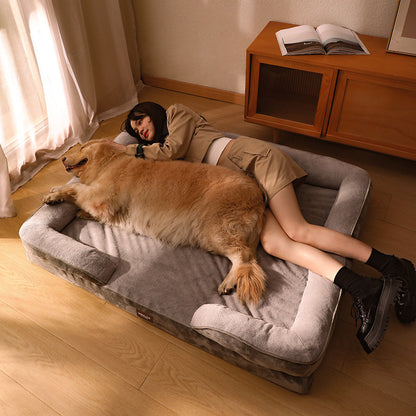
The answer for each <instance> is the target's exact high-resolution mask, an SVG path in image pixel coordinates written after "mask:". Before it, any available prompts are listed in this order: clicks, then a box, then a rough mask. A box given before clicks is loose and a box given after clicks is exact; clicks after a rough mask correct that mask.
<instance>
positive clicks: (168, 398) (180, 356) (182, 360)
mask: <svg viewBox="0 0 416 416" xmlns="http://www.w3.org/2000/svg"><path fill="white" fill-rule="evenodd" d="M274 388H275V389H279V388H278V387H276V386H274ZM142 391H143V392H145V393H147V394H148V395H149V396H150V397H152V398H154V399H155V400H157V401H158V402H160V403H162V404H164V405H165V406H166V407H168V408H170V409H173V410H174V411H175V412H177V413H178V414H180V415H182V416H185V415H195V414H198V415H227V416H232V415H238V416H241V415H264V416H266V415H276V416H277V415H285V416H290V415H298V414H299V413H297V412H295V411H293V410H291V409H290V408H289V407H287V406H285V405H284V404H283V403H281V402H280V401H279V400H278V399H272V398H271V397H267V396H265V395H263V394H261V392H260V391H257V390H256V391H253V389H252V388H251V386H250V385H247V384H245V383H243V382H240V381H239V380H238V379H236V378H233V377H231V376H229V375H228V374H224V373H222V372H221V371H219V370H218V369H214V368H211V367H210V366H208V365H207V364H206V363H204V362H203V361H201V360H198V359H196V358H195V357H193V356H189V354H188V353H187V352H186V351H183V350H181V349H179V348H177V347H176V346H173V345H170V346H169V348H168V349H167V350H166V351H165V353H164V354H163V356H162V357H161V359H160V361H159V362H158V363H157V365H156V366H155V368H154V369H153V371H152V372H151V374H150V375H149V377H148V378H147V380H146V382H145V383H144V385H143V387H142Z"/></svg>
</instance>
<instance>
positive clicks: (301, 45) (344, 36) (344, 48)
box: [276, 23, 370, 55]
mask: <svg viewBox="0 0 416 416" xmlns="http://www.w3.org/2000/svg"><path fill="white" fill-rule="evenodd" d="M276 38H277V41H278V42H279V46H280V50H281V52H282V55H369V54H370V52H368V50H367V48H366V47H365V46H364V44H363V43H362V42H361V40H360V38H359V37H358V36H357V34H356V33H355V32H354V31H352V30H350V29H347V28H345V27H341V26H335V25H331V24H328V23H327V24H324V25H320V26H318V27H317V28H316V30H315V29H314V28H313V27H312V26H309V25H302V26H295V27H291V28H289V29H282V30H279V31H278V32H276Z"/></svg>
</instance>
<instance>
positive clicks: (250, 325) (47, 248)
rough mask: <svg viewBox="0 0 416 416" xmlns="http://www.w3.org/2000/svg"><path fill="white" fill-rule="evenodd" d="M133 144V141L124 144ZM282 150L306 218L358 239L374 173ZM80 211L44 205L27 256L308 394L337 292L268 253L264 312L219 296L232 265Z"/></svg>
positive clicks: (30, 228) (124, 138)
mask: <svg viewBox="0 0 416 416" xmlns="http://www.w3.org/2000/svg"><path fill="white" fill-rule="evenodd" d="M229 136H230V137H233V135H231V134H229ZM131 140H134V139H132V138H131V137H130V136H129V135H128V134H127V133H122V134H120V135H119V136H118V137H117V139H116V141H118V142H120V143H123V144H128V143H129V142H131ZM279 147H281V148H282V150H284V151H285V152H287V153H288V154H290V155H291V156H292V158H293V159H295V161H296V162H297V163H298V164H299V165H300V166H301V167H302V168H303V169H304V170H305V171H306V172H307V173H308V176H307V178H306V180H305V181H304V182H302V183H301V184H299V185H298V186H297V187H296V193H297V196H298V199H299V204H300V207H301V209H302V212H303V214H304V216H305V217H306V219H307V220H308V221H310V222H312V223H315V224H320V225H325V226H326V227H329V228H333V229H336V230H338V231H341V232H344V233H347V234H354V235H357V233H358V229H359V222H360V218H361V215H362V212H363V208H364V205H365V203H366V201H367V198H368V195H369V190H370V179H369V176H368V174H367V173H366V172H365V171H364V170H362V169H360V168H358V167H355V166H352V165H350V164H346V163H343V162H340V161H338V160H335V159H333V158H328V157H324V156H319V155H314V154H311V153H308V152H305V151H300V150H295V149H291V148H289V147H285V146H279ZM76 213H77V209H76V208H75V207H74V206H73V205H71V204H68V203H63V204H60V205H57V206H47V205H44V206H42V207H41V208H40V209H39V210H38V211H37V212H36V213H35V214H34V215H33V216H32V217H31V218H29V219H28V220H27V221H26V222H25V223H24V224H23V225H22V227H21V230H20V236H21V239H22V241H23V244H24V246H25V248H26V252H27V255H28V258H29V259H30V260H31V261H33V262H34V263H36V264H39V265H41V266H42V267H44V268H46V269H47V270H49V271H51V272H52V273H55V274H57V275H58V276H61V277H63V278H65V279H67V280H69V281H71V282H73V283H75V284H77V285H79V286H81V287H83V288H85V289H87V290H89V291H91V292H93V293H95V294H96V295H97V296H100V297H102V298H104V299H106V300H108V301H109V302H111V303H113V304H115V305H116V306H119V307H121V308H123V309H125V310H127V311H129V312H131V313H133V314H135V315H137V316H139V317H141V318H143V319H145V320H147V321H149V322H150V323H152V324H154V325H156V326H158V327H159V328H162V329H164V330H165V331H167V332H169V333H171V334H173V335H175V336H177V337H179V338H181V339H183V340H185V341H187V342H190V343H192V344H194V345H197V346H199V347H201V348H203V349H204V350H206V351H209V352H211V353H213V354H215V355H217V356H220V357H222V358H223V359H225V360H227V361H230V362H232V363H234V364H236V365H239V366H241V367H243V368H245V369H247V370H249V371H251V372H253V373H255V374H258V375H260V376H262V377H265V378H267V379H269V380H270V381H272V382H275V383H277V384H280V385H282V386H284V387H286V388H288V389H291V390H293V391H296V392H299V393H306V392H307V391H308V390H309V387H310V384H311V381H312V375H313V373H314V371H315V370H316V368H317V367H318V366H319V363H320V362H321V360H322V358H323V355H324V352H325V349H326V347H327V344H328V341H329V339H330V335H331V332H332V329H333V326H334V319H335V315H336V311H337V306H338V303H339V299H340V290H339V289H338V288H337V287H336V286H335V285H333V284H332V283H331V282H329V281H328V280H326V279H324V278H322V277H321V276H318V275H315V274H313V273H311V272H309V271H308V270H306V269H304V268H302V267H299V266H296V265H294V264H291V263H288V262H284V261H282V260H280V259H276V258H274V257H272V256H269V255H267V254H266V253H265V252H264V251H263V250H262V248H261V246H259V248H258V260H259V263H260V265H261V266H262V267H263V269H264V270H265V272H266V274H267V291H266V294H265V296H264V298H263V299H262V301H261V302H260V303H259V304H258V305H257V306H253V305H249V306H246V305H242V304H241V303H240V302H239V300H238V299H237V297H236V295H235V294H234V295H231V296H219V295H218V294H217V287H218V285H219V284H220V283H221V281H222V280H223V278H224V277H225V275H226V274H227V273H228V270H229V268H230V262H229V261H228V259H226V258H223V257H221V256H215V255H212V254H209V253H207V252H205V251H203V250H201V249H197V248H191V247H180V248H171V247H168V246H166V245H164V244H162V243H159V242H157V241H154V240H152V239H150V238H148V237H145V236H141V235H136V234H131V233H128V232H126V231H124V230H121V229H118V228H113V227H110V226H105V225H102V224H99V223H97V222H94V221H88V220H85V219H80V218H77V217H76ZM339 260H340V261H342V262H344V259H340V258H339Z"/></svg>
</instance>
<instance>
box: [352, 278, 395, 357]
mask: <svg viewBox="0 0 416 416" xmlns="http://www.w3.org/2000/svg"><path fill="white" fill-rule="evenodd" d="M374 280H375V282H374V284H373V285H372V287H371V288H368V291H367V293H366V295H365V296H358V297H354V298H353V302H354V303H353V307H354V308H355V310H356V312H357V315H358V316H357V318H359V319H360V320H361V326H360V328H359V329H358V331H357V338H358V340H359V341H360V343H361V345H362V347H363V348H364V350H365V351H366V352H367V353H368V354H369V353H370V352H372V351H374V350H375V349H376V347H377V346H378V344H380V341H381V340H382V339H383V336H384V333H385V331H386V329H387V324H388V321H389V310H390V305H391V304H392V303H393V301H394V299H395V297H396V296H397V293H398V290H399V287H400V282H399V281H398V280H397V279H396V278H395V277H392V278H390V279H387V280H384V281H382V280H377V279H374Z"/></svg>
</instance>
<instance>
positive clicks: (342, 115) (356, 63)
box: [245, 22, 416, 160]
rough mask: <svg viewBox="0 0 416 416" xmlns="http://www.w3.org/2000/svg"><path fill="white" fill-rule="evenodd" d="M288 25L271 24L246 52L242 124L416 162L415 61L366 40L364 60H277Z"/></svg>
mask: <svg viewBox="0 0 416 416" xmlns="http://www.w3.org/2000/svg"><path fill="white" fill-rule="evenodd" d="M290 26H292V25H288V24H283V23H278V22H270V23H269V24H268V25H267V26H266V27H265V28H264V29H263V31H262V32H261V33H260V34H259V36H258V37H257V38H256V39H255V40H254V42H253V43H252V44H251V45H250V46H249V48H248V49H247V78H246V101H245V119H246V120H247V121H251V122H254V123H258V124H263V125H267V126H270V127H274V128H275V129H278V130H286V131H292V132H295V133H301V134H305V135H308V136H312V137H317V138H322V139H326V140H332V141H337V142H341V143H345V144H349V145H353V146H357V147H362V148H366V149H371V150H375V151H379V152H382V153H388V154H392V155H396V156H400V157H404V158H408V159H413V160H416V57H411V56H404V55H397V54H389V53H386V52H385V46H386V42H387V39H383V38H376V37H372V36H365V35H360V38H361V40H362V41H363V42H364V43H365V45H366V47H367V49H368V50H369V51H370V53H371V54H370V55H354V56H348V55H342V56H340V55H339V56H334V55H332V56H322V55H307V56H284V57H282V55H281V53H280V48H279V45H278V43H277V40H276V36H275V33H276V32H277V31H278V30H280V29H284V28H287V27H290Z"/></svg>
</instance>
